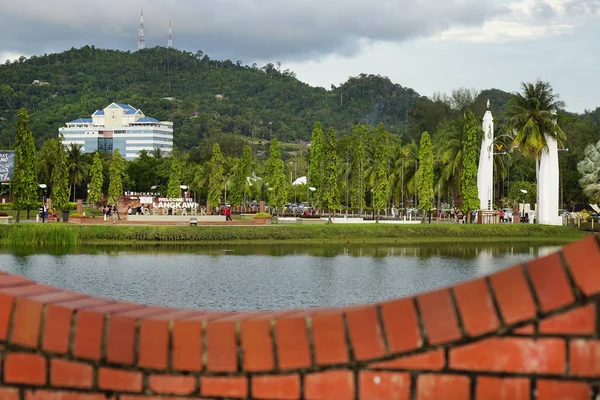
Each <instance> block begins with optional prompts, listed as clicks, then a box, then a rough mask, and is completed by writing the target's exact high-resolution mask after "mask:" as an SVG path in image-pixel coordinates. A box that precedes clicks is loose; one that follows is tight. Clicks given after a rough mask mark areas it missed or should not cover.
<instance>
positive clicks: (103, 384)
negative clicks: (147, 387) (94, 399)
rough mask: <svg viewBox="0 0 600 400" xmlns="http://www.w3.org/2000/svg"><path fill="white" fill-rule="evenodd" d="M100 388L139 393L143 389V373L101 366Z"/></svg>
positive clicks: (99, 372)
mask: <svg viewBox="0 0 600 400" xmlns="http://www.w3.org/2000/svg"><path fill="white" fill-rule="evenodd" d="M98 388H99V389H100V390H114V391H118V392H133V393H138V392H141V391H142V374H141V372H133V371H126V370H121V369H114V368H102V367H101V368H99V370H98Z"/></svg>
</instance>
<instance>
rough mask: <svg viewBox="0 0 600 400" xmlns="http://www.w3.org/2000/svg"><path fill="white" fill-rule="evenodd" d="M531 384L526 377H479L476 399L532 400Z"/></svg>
mask: <svg viewBox="0 0 600 400" xmlns="http://www.w3.org/2000/svg"><path fill="white" fill-rule="evenodd" d="M530 393H531V384H530V382H529V379H526V378H505V379H503V378H492V377H486V376H480V377H478V378H477V386H476V389H475V400H530Z"/></svg>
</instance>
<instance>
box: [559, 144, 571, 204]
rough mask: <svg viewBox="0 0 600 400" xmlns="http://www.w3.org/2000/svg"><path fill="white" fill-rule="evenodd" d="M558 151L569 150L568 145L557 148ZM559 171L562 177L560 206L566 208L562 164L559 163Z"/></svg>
mask: <svg viewBox="0 0 600 400" xmlns="http://www.w3.org/2000/svg"><path fill="white" fill-rule="evenodd" d="M557 150H558V151H569V148H568V147H565V148H564V149H557ZM558 168H559V171H558V176H559V177H560V207H561V208H564V207H565V191H564V188H563V184H562V181H563V179H562V174H561V173H560V164H559V167H558Z"/></svg>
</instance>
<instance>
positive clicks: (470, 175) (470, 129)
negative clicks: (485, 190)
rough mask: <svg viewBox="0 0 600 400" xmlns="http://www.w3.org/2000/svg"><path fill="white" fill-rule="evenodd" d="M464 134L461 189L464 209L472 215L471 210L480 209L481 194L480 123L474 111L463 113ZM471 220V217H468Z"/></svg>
mask: <svg viewBox="0 0 600 400" xmlns="http://www.w3.org/2000/svg"><path fill="white" fill-rule="evenodd" d="M463 120H464V122H463V124H462V125H463V127H464V129H465V134H464V135H462V138H463V142H462V149H463V155H462V167H461V170H462V174H461V176H460V190H461V194H462V209H463V211H464V212H465V213H466V214H467V215H470V212H471V211H474V210H478V209H479V206H480V204H479V194H478V190H477V170H478V165H477V153H478V152H479V149H478V145H479V135H478V133H479V125H478V124H477V120H476V119H475V116H474V115H473V113H472V112H470V111H469V112H465V113H464V114H463ZM467 220H469V218H467Z"/></svg>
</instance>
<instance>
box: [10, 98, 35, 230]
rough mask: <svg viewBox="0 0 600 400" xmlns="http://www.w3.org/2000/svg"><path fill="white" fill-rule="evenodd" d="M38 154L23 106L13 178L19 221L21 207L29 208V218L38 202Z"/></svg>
mask: <svg viewBox="0 0 600 400" xmlns="http://www.w3.org/2000/svg"><path fill="white" fill-rule="evenodd" d="M36 155H37V154H36V151H35V144H34V142H33V134H32V133H31V129H30V128H29V114H28V113H27V110H25V109H24V108H22V109H21V110H19V114H18V116H17V125H16V138H15V158H14V163H15V166H14V170H13V176H12V178H11V186H12V195H13V199H14V200H13V201H14V204H15V206H16V207H17V218H16V220H17V222H19V220H20V214H21V209H26V210H27V219H29V212H30V210H31V208H32V207H35V206H36V204H37V202H38V196H37V189H38V181H37V177H36V172H37V171H36Z"/></svg>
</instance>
